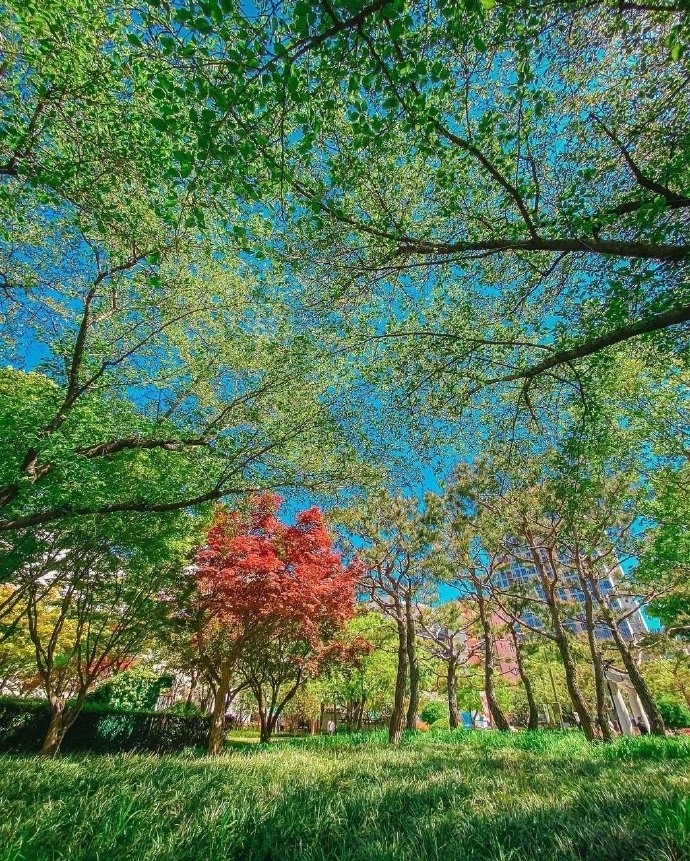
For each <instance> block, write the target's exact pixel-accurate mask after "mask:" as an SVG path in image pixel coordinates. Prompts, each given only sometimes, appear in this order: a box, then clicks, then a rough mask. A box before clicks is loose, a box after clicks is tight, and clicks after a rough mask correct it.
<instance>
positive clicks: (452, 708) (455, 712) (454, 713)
mask: <svg viewBox="0 0 690 861" xmlns="http://www.w3.org/2000/svg"><path fill="white" fill-rule="evenodd" d="M457 669H458V659H457V658H456V657H455V656H453V657H451V658H450V659H449V660H448V669H447V671H446V682H447V686H448V725H449V726H450V728H451V729H457V728H458V727H459V726H462V715H461V714H460V709H459V708H458V677H457Z"/></svg>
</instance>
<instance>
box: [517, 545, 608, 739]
mask: <svg viewBox="0 0 690 861" xmlns="http://www.w3.org/2000/svg"><path fill="white" fill-rule="evenodd" d="M525 537H526V538H527V541H528V544H529V549H530V554H531V556H532V560H533V562H534V567H535V569H536V571H537V573H538V575H539V579H540V581H541V586H542V589H543V590H544V597H545V599H546V604H547V606H548V610H549V615H550V616H551V624H552V626H553V639H554V641H555V643H556V645H557V646H558V651H559V654H560V656H561V661H562V662H563V669H564V671H565V681H566V686H567V688H568V694H569V696H570V701H571V703H572V705H573V709H574V710H575V713H576V714H577V716H578V718H579V719H580V727H581V728H582V732H583V733H584V734H585V738H586V739H587V740H588V741H594V739H595V738H596V732H595V730H594V722H593V721H592V715H591V714H590V713H589V708H588V707H587V702H586V700H585V698H584V696H583V694H582V691H581V690H580V686H579V683H578V678H577V666H576V664H575V661H574V660H573V656H572V653H571V651H570V644H569V643H568V634H567V632H566V629H565V628H564V627H563V622H562V620H561V616H560V613H559V612H558V604H557V602H556V595H555V591H554V590H555V583H556V580H557V572H556V570H555V568H554V565H553V560H552V559H551V558H550V559H549V564H550V565H551V570H552V571H553V575H554V577H553V580H552V579H551V578H550V577H549V576H548V574H547V572H546V571H545V569H544V563H543V561H542V559H541V557H540V555H539V551H538V548H537V546H536V545H535V543H534V538H533V536H532V535H531V532H530V530H529V529H525ZM548 550H549V554H551V553H552V552H553V548H552V547H550V548H549V549H548Z"/></svg>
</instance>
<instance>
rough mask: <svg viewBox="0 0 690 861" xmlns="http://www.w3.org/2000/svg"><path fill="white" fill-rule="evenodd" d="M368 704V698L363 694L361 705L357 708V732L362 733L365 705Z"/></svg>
mask: <svg viewBox="0 0 690 861" xmlns="http://www.w3.org/2000/svg"><path fill="white" fill-rule="evenodd" d="M365 703H366V697H365V695H364V694H362V696H361V698H360V700H359V704H358V706H357V732H361V730H362V720H363V719H364V704H365Z"/></svg>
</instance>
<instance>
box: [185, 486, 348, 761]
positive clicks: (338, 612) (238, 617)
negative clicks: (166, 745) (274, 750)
mask: <svg viewBox="0 0 690 861" xmlns="http://www.w3.org/2000/svg"><path fill="white" fill-rule="evenodd" d="M279 505H280V498H279V497H277V496H275V495H273V494H263V495H261V496H255V497H252V498H251V499H250V500H249V503H248V506H247V508H246V509H245V510H244V511H233V512H227V511H222V510H221V511H220V512H219V513H218V514H217V516H216V519H215V521H214V524H213V526H212V528H211V531H210V532H209V536H208V541H207V544H206V546H205V547H204V548H203V549H202V550H201V551H200V552H199V554H198V555H197V572H196V581H197V588H198V592H199V595H200V599H201V605H202V610H203V613H204V615H203V616H202V618H201V624H200V627H199V631H198V635H197V642H198V646H199V650H200V653H201V655H202V656H203V658H204V662H205V666H206V667H207V668H208V670H209V673H210V674H211V675H212V676H213V678H214V681H215V685H216V691H215V702H214V712H213V722H212V728H211V734H210V737H209V753H218V752H219V751H220V750H221V748H222V740H223V728H224V723H225V708H226V705H227V699H228V695H229V694H230V693H231V691H232V690H235V691H237V690H239V689H241V687H242V686H245V685H246V686H248V687H249V689H250V690H251V691H252V692H253V694H254V696H255V697H256V700H257V704H258V706H259V715H260V720H261V737H262V740H263V741H268V740H269V739H270V736H271V734H272V732H273V730H274V728H275V725H276V722H277V720H278V717H279V716H280V714H281V712H282V709H283V708H284V707H285V705H286V704H287V703H288V702H289V701H290V699H291V698H292V697H293V696H294V695H295V693H296V692H297V690H298V689H299V687H300V685H302V684H303V683H304V682H305V681H306V680H307V679H308V678H309V677H310V675H312V674H313V673H314V672H315V669H316V667H317V666H318V659H319V654H320V652H321V650H322V649H323V646H324V644H325V640H326V638H328V637H330V636H332V635H333V634H334V633H335V632H336V631H337V630H338V629H339V628H340V627H341V626H342V625H343V624H344V623H345V622H346V621H347V619H348V617H349V615H350V614H351V612H352V608H353V603H354V578H355V567H353V566H350V567H345V566H344V565H343V563H342V560H341V557H340V554H339V553H338V552H337V551H336V550H335V548H334V547H333V541H332V539H331V536H330V535H329V533H328V530H327V528H326V525H325V521H324V518H323V514H322V513H321V512H320V511H319V510H318V509H316V508H310V509H308V510H307V511H303V512H301V513H300V514H298V516H297V520H296V523H295V525H294V526H287V525H286V524H284V523H282V522H281V521H280V520H279V519H278V517H277V511H278V508H279ZM214 662H217V663H216V664H215V666H214ZM233 677H234V679H235V681H234V682H233ZM233 685H234V687H233Z"/></svg>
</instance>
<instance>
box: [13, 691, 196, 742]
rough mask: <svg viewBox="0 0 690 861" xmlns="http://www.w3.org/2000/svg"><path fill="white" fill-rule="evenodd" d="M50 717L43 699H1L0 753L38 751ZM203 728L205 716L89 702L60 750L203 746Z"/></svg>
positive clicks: (69, 731)
mask: <svg viewBox="0 0 690 861" xmlns="http://www.w3.org/2000/svg"><path fill="white" fill-rule="evenodd" d="M49 718H50V709H49V707H48V703H47V702H46V700H33V701H31V700H28V701H27V700H22V699H13V698H9V697H7V698H2V699H0V727H2V729H0V750H2V751H17V752H22V753H34V752H36V751H38V750H39V748H40V745H41V742H42V741H43V737H44V736H45V733H46V730H47V728H48V721H49ZM208 727H209V719H208V717H207V716H205V715H174V714H169V713H167V712H146V711H121V710H116V709H112V708H106V707H103V706H100V705H99V704H97V703H91V704H90V706H89V707H88V708H84V709H83V710H82V711H81V712H80V714H79V715H78V717H77V719H76V720H75V722H74V724H73V725H72V727H71V728H70V729H69V730H68V732H67V735H66V736H65V740H64V741H63V743H62V748H61V749H62V750H63V751H64V752H66V753H70V752H72V753H73V752H84V751H94V752H97V753H116V752H119V751H135V750H140V751H146V750H149V751H158V752H165V751H175V750H181V749H182V748H185V747H202V746H204V744H205V741H206V737H207V735H208Z"/></svg>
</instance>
